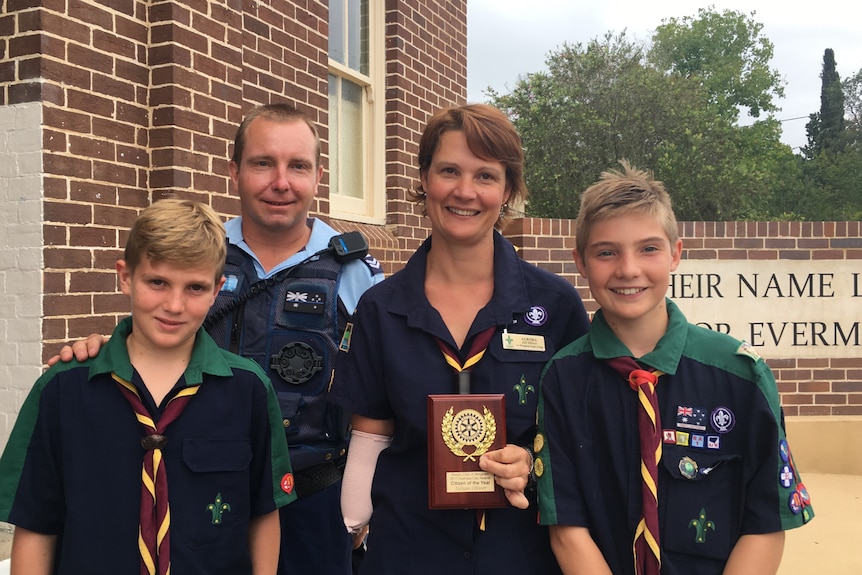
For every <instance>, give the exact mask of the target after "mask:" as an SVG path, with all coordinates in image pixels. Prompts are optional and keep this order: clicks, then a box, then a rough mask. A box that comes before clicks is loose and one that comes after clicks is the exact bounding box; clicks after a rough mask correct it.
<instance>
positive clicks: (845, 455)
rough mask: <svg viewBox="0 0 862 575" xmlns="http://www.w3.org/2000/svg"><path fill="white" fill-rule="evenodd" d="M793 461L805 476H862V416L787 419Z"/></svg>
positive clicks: (796, 417)
mask: <svg viewBox="0 0 862 575" xmlns="http://www.w3.org/2000/svg"><path fill="white" fill-rule="evenodd" d="M785 425H786V427H787V439H788V441H789V443H790V449H791V450H793V458H794V459H795V461H796V463H797V464H798V465H799V470H800V472H801V473H802V477H805V473H806V472H808V473H837V474H842V475H862V441H859V438H862V416H845V417H838V416H834V415H832V416H824V417H806V416H794V417H787V418H786V419H785Z"/></svg>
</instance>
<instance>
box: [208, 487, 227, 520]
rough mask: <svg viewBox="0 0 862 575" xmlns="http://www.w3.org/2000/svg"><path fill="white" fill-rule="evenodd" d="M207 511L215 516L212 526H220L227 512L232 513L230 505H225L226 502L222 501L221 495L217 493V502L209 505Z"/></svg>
mask: <svg viewBox="0 0 862 575" xmlns="http://www.w3.org/2000/svg"><path fill="white" fill-rule="evenodd" d="M207 511H209V512H210V513H212V514H213V520H212V524H213V525H220V524H221V519H222V515H224V513H225V512H226V511H230V503H225V502H224V501H222V499H221V493H217V494H216V496H215V501H214V502H213V503H210V504H209V505H207Z"/></svg>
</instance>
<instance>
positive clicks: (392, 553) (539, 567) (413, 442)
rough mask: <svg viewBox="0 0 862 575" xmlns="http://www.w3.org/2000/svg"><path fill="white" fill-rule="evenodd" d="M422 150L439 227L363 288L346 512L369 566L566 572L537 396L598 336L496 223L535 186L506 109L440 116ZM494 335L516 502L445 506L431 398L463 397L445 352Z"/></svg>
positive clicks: (355, 342)
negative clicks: (434, 505) (541, 464)
mask: <svg viewBox="0 0 862 575" xmlns="http://www.w3.org/2000/svg"><path fill="white" fill-rule="evenodd" d="M418 159H419V175H420V182H421V184H420V186H419V187H418V188H417V190H416V192H415V193H414V196H415V197H414V200H415V201H418V202H420V203H421V204H422V205H423V208H424V212H425V214H426V215H427V216H428V218H429V219H430V221H431V237H429V238H428V239H427V240H426V241H425V243H424V244H423V245H422V246H421V247H420V248H419V250H418V251H417V252H416V253H415V254H414V255H413V256H412V257H411V258H410V260H409V261H408V262H407V265H406V266H405V268H404V269H403V270H402V271H400V272H398V273H396V274H394V275H393V276H392V277H391V278H389V279H387V280H386V281H384V282H382V283H381V284H379V285H377V286H375V287H373V288H371V289H370V290H369V291H367V292H366V293H365V294H364V295H363V297H362V299H361V300H360V303H359V306H358V308H357V311H356V314H355V316H354V327H353V330H352V334H351V337H350V338H345V339H344V342H345V346H346V345H349V351H348V352H347V353H346V354H345V353H341V354H339V358H338V364H337V369H336V377H335V381H334V384H333V388H332V394H331V395H330V398H331V400H332V401H334V402H336V403H338V404H339V405H341V406H343V407H345V408H346V409H347V410H348V411H350V412H352V413H353V414H354V415H353V436H352V439H351V444H350V451H349V455H348V463H347V470H346V474H345V478H344V484H343V488H342V511H343V513H344V516H345V523H346V524H347V526H348V529H350V530H352V531H360V530H361V529H362V528H363V527H364V526H365V524H366V523H367V522H368V518H369V516H370V517H371V519H370V520H371V525H370V527H371V533H372V534H373V535H372V540H371V541H370V543H369V546H368V551H367V554H366V556H365V559H364V561H363V564H362V569H361V570H360V573H373V574H375V575H386V574H389V573H410V574H421V573H434V574H438V573H444V572H445V573H447V574H459V573H465V574H466V573H469V574H484V573H488V574H490V573H494V574H495V575H498V574H500V573H518V574H519V575H522V574H531V573H534V574H537V575H538V574H542V575H547V574H549V573H558V572H559V570H558V567H557V565H556V562H555V561H554V557H553V554H552V553H551V549H550V545H549V543H548V534H547V531H546V530H545V528H543V527H540V526H539V525H537V518H536V509H537V508H536V502H535V497H534V495H533V494H532V493H531V492H530V491H529V490H528V489H526V488H527V486H528V481H529V476H530V473H531V471H532V453H531V447H532V445H533V438H534V436H535V423H536V397H537V395H536V391H537V387H538V382H539V376H540V373H541V370H542V368H543V366H544V365H545V363H546V362H547V361H548V360H549V359H550V357H551V356H552V355H553V354H554V352H556V351H557V350H558V349H560V348H561V347H562V346H563V345H565V344H566V343H568V342H570V341H572V340H574V339H575V338H576V337H578V336H580V335H581V334H583V333H585V332H586V331H587V329H588V320H587V315H586V312H585V311H584V308H583V304H582V303H581V300H580V297H579V296H578V294H577V291H576V290H575V289H574V287H573V286H572V285H571V284H569V283H568V282H566V281H565V280H563V279H562V278H559V277H557V276H555V275H553V274H551V273H549V272H546V271H543V270H540V269H539V268H537V267H535V266H532V265H530V264H527V263H526V262H524V261H523V260H521V259H520V258H519V257H518V255H517V254H516V252H515V249H514V247H513V246H512V244H511V243H509V242H508V241H507V240H505V239H504V238H503V236H502V235H501V234H500V233H499V231H498V230H499V229H501V228H502V226H503V224H504V223H505V221H506V216H507V215H508V212H509V208H508V203H509V202H512V203H516V202H517V203H520V202H523V201H524V199H525V196H526V193H527V190H526V186H525V184H524V178H523V163H524V158H523V151H522V148H521V140H520V138H519V136H518V134H517V132H516V131H515V129H514V127H513V126H512V124H511V122H510V121H509V120H508V118H506V116H505V115H504V114H502V113H501V112H500V111H499V110H497V109H495V108H493V107H491V106H487V105H468V106H457V107H452V108H447V109H444V110H441V111H439V112H438V113H437V114H435V115H434V117H432V119H431V120H430V122H429V124H428V126H427V127H426V129H425V132H424V133H423V135H422V139H421V141H420V144H419V158H418ZM483 332H484V333H486V334H492V335H491V336H490V340H489V341H488V343H487V348H486V349H485V353H484V355H483V356H481V359H479V360H478V362H477V363H475V365H473V366H472V368H471V370H470V392H472V393H498V394H505V416H506V437H507V440H508V444H507V445H505V446H504V447H503V448H502V449H498V450H494V451H489V452H487V453H486V454H485V455H483V456H482V457H481V459H480V466H481V468H482V469H483V470H485V471H487V472H490V473H492V474H493V475H494V479H495V481H496V483H497V484H498V485H500V486H501V487H502V488H504V490H505V494H506V497H507V498H508V501H509V503H510V505H507V506H506V507H503V508H493V509H487V510H485V511H483V512H478V513H477V511H476V510H472V509H470V510H467V509H445V510H441V509H433V510H432V509H429V505H428V499H429V498H428V474H429V472H428V418H427V403H428V400H427V396H428V395H430V394H448V393H457V392H458V381H459V377H458V373H457V372H456V369H453V367H452V365H451V363H450V362H447V360H446V357H445V356H444V354H443V352H442V351H441V349H442V348H444V347H445V348H447V349H449V350H451V352H452V353H453V354H454V355H455V356H456V358H457V362H458V363H460V364H464V363H465V362H466V361H467V359H468V358H467V356H468V355H469V354H470V351H468V350H470V348H471V345H472V344H473V343H474V340H475V339H476V338H477V336H481V334H483ZM504 339H508V342H509V343H504ZM441 342H442V343H441ZM512 342H514V344H513V343H512ZM525 342H531V345H526V343H525ZM536 342H539V343H540V345H534V344H536ZM473 351H474V352H475V351H476V350H473ZM378 457H379V458H378ZM372 478H373V479H372ZM372 480H373V487H372ZM525 490H526V494H525ZM372 502H373V515H372V513H371V511H372Z"/></svg>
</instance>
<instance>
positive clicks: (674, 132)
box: [489, 11, 792, 220]
mask: <svg viewBox="0 0 862 575" xmlns="http://www.w3.org/2000/svg"><path fill="white" fill-rule="evenodd" d="M725 20H726V21H727V22H724V21H725ZM686 26H689V27H691V29H693V30H695V31H697V34H690V33H685V29H684V28H685V27H686ZM759 30H760V28H759V26H758V25H755V23H752V22H750V21H749V20H748V19H746V17H744V16H742V15H741V14H739V13H736V12H725V13H723V14H721V15H719V14H716V13H713V12H707V11H701V12H700V18H699V19H697V20H688V19H685V20H684V21H676V20H674V21H671V22H668V23H666V24H664V27H663V28H661V33H657V34H656V35H655V36H654V44H653V45H652V47H651V48H650V47H646V46H643V45H641V44H639V43H637V42H634V41H632V40H630V39H629V38H628V37H627V36H626V34H625V32H622V33H619V34H611V33H608V34H606V35H605V36H604V37H602V38H598V39H594V40H592V41H590V42H589V43H588V44H587V45H586V46H584V45H582V44H574V45H569V44H564V45H563V46H562V47H561V48H560V49H559V50H558V51H556V52H552V53H551V54H549V56H548V58H547V60H546V64H547V72H538V73H533V74H529V75H527V76H526V77H522V78H521V79H519V81H518V82H517V84H516V85H515V88H514V89H513V90H512V91H511V92H510V93H507V94H498V93H496V92H494V91H490V92H489V94H490V96H491V103H492V104H494V105H496V106H498V107H499V108H501V109H502V110H503V111H505V112H506V113H507V114H508V115H509V117H510V118H512V120H513V122H514V123H515V125H516V127H517V128H518V130H519V132H520V134H521V137H522V138H523V141H524V145H525V149H526V159H527V170H526V175H527V185H528V186H529V188H530V190H531V202H530V204H529V205H528V207H527V213H528V214H529V215H533V216H537V217H560V218H572V217H575V216H576V214H577V209H578V197H579V195H580V192H581V191H583V190H584V189H585V188H586V187H587V186H589V185H590V184H591V183H593V182H594V181H596V180H597V179H598V177H599V175H600V174H601V172H603V171H605V170H607V169H608V168H613V167H616V166H617V163H618V161H619V160H620V159H622V158H626V159H628V160H629V161H630V162H631V163H632V164H633V165H635V166H639V167H644V168H650V169H652V170H653V171H654V172H655V175H656V177H657V178H659V179H662V180H663V181H665V183H666V185H667V187H668V189H669V191H670V192H671V195H672V197H673V201H674V206H675V209H676V212H677V216H678V217H679V218H680V219H684V220H720V219H735V218H739V217H743V216H745V215H750V214H757V213H764V212H765V211H766V210H767V208H766V207H765V205H766V202H767V201H768V200H769V198H770V194H771V190H772V189H773V187H774V186H775V185H776V183H777V182H776V176H775V171H774V169H775V166H777V165H779V164H781V163H782V162H786V160H787V158H789V157H792V152H791V151H790V149H789V148H788V147H787V146H785V145H783V144H781V143H780V141H779V137H780V133H781V128H780V124H779V123H778V122H777V121H776V120H774V119H773V118H771V117H768V118H766V119H763V120H758V121H755V122H754V123H753V124H752V125H750V126H746V127H740V126H738V125H737V123H736V117H737V115H738V114H737V113H735V112H734V111H732V110H736V109H737V107H738V106H749V108H750V110H752V112H751V113H752V114H759V113H760V112H761V111H765V110H772V109H774V106H773V104H772V99H771V98H772V96H773V95H777V94H780V90H781V85H780V82H779V80H778V76H777V73H773V72H772V71H770V70H769V69H768V67H765V68H764V67H762V66H751V65H748V64H740V63H739V62H738V61H742V60H744V59H745V57H748V56H746V55H748V54H752V55H753V56H750V58H766V57H767V55H771V45H770V44H768V42H767V41H766V40H765V39H764V38H762V37H761V36H760V35H759ZM731 31H732V32H733V34H732V38H731V37H729V35H730V34H731ZM740 37H741V39H740ZM713 42H721V43H723V44H724V45H725V49H723V50H721V51H716V50H713V49H712V48H710V47H709V44H711V43H713ZM728 45H732V46H735V48H734V49H735V50H737V51H738V54H736V58H735V59H734V58H733V57H732V55H731V54H730V53H729V51H728V49H727V46H728ZM698 46H700V47H698ZM692 54H700V55H701V56H699V57H698V58H694V57H692ZM683 56H685V58H683ZM674 57H677V58H678V60H674V59H673V58H674ZM767 60H768V58H767ZM657 61H659V62H661V65H657V63H656V62H657ZM731 62H736V63H735V65H734V66H731V65H730V63H731ZM722 79H723V80H722ZM722 81H723V82H724V84H723V85H722V83H721V82H722ZM758 89H761V91H760V92H758V91H757V90H758Z"/></svg>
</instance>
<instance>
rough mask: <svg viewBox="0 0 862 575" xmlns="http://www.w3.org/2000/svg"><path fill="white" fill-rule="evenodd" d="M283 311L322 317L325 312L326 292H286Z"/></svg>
mask: <svg viewBox="0 0 862 575" xmlns="http://www.w3.org/2000/svg"><path fill="white" fill-rule="evenodd" d="M284 311H295V312H299V313H313V314H317V315H322V314H323V313H325V312H326V292H313V291H292V290H288V292H287V295H286V296H285V298H284Z"/></svg>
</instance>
